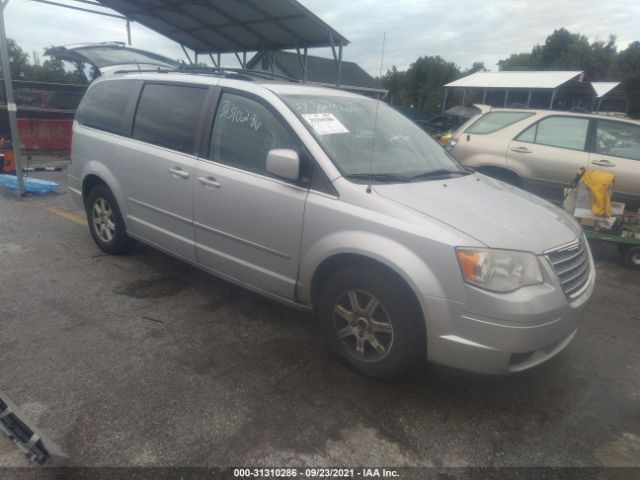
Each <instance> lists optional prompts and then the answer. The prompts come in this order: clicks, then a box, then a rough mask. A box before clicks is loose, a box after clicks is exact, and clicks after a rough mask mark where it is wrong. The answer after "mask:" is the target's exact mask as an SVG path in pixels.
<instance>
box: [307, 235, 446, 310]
mask: <svg viewBox="0 0 640 480" xmlns="http://www.w3.org/2000/svg"><path fill="white" fill-rule="evenodd" d="M341 254H351V255H359V256H362V257H366V258H370V259H372V260H375V261H377V262H379V263H381V264H383V265H385V266H387V267H389V268H390V269H392V270H393V271H394V272H396V273H397V274H398V275H400V277H402V279H403V280H404V281H405V282H406V283H407V285H409V287H410V288H411V289H412V290H413V292H414V293H415V294H416V296H417V297H421V296H422V295H425V294H426V295H431V296H437V297H444V296H445V293H444V289H443V287H442V285H441V283H440V282H439V281H438V278H437V277H436V275H435V274H434V272H433V271H432V270H431V269H430V268H429V266H428V265H427V264H426V263H425V262H424V260H423V259H422V258H420V257H419V256H418V255H416V254H415V253H414V252H413V251H411V250H410V249H409V248H407V247H406V246H405V245H403V244H402V243H399V242H396V241H394V240H391V239H389V238H387V237H384V236H381V235H376V234H373V233H370V232H362V231H342V232H335V233H331V234H329V235H326V236H324V237H322V238H320V239H318V240H317V241H316V242H314V243H313V244H312V245H310V246H309V247H308V248H307V250H306V252H305V254H304V256H303V258H302V259H301V262H300V274H299V282H298V294H299V295H300V299H301V300H302V301H303V302H305V303H309V304H310V303H311V296H312V295H311V283H312V279H313V276H314V274H315V272H316V271H317V269H318V267H319V266H320V265H321V264H322V263H323V262H324V261H325V260H328V259H329V258H331V257H334V256H336V255H341Z"/></svg>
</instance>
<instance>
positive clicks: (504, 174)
mask: <svg viewBox="0 0 640 480" xmlns="http://www.w3.org/2000/svg"><path fill="white" fill-rule="evenodd" d="M483 173H484V172H483ZM486 175H488V176H490V177H493V178H495V179H496V180H500V181H501V182H504V183H508V184H509V185H513V186H514V187H522V181H521V180H520V178H519V177H518V176H517V175H516V174H515V173H511V172H509V171H507V170H499V169H497V170H491V171H488V172H486Z"/></svg>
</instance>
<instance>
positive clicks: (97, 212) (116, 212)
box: [87, 185, 135, 254]
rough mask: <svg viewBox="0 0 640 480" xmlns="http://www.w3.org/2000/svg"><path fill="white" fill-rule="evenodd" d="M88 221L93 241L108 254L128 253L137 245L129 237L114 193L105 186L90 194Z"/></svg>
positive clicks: (99, 186) (97, 187)
mask: <svg viewBox="0 0 640 480" xmlns="http://www.w3.org/2000/svg"><path fill="white" fill-rule="evenodd" d="M87 221H88V222H89V230H90V231H91V236H92V237H93V240H94V241H95V242H96V244H97V245H98V247H100V249H101V250H102V251H104V252H106V253H110V254H119V253H126V252H128V251H129V250H131V248H132V247H133V245H134V244H135V241H134V240H133V239H131V238H130V237H129V236H128V235H127V232H126V228H125V226H124V221H123V220H122V215H121V214H120V208H118V204H117V202H116V199H115V197H114V196H113V193H111V190H109V188H107V187H106V186H105V185H98V186H96V187H94V188H92V189H91V191H90V192H89V197H88V198H87Z"/></svg>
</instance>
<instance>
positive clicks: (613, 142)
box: [447, 109, 640, 208]
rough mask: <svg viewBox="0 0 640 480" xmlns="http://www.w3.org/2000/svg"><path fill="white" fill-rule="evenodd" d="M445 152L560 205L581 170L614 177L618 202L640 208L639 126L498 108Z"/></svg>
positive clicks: (476, 121) (457, 136)
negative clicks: (565, 189) (563, 194)
mask: <svg viewBox="0 0 640 480" xmlns="http://www.w3.org/2000/svg"><path fill="white" fill-rule="evenodd" d="M447 148H448V149H449V151H450V152H451V154H452V155H453V156H454V157H455V158H456V159H458V160H459V161H460V162H461V163H462V164H463V165H466V166H468V167H471V168H473V169H474V170H477V171H479V172H482V173H485V174H487V175H490V176H492V177H495V178H498V179H500V180H504V181H506V182H509V183H511V184H513V185H517V186H521V187H523V188H524V189H526V190H529V191H531V192H534V193H536V194H538V195H541V196H543V197H546V198H549V199H553V200H555V201H556V202H558V201H560V200H561V198H562V191H563V189H564V188H566V187H567V186H568V185H569V184H570V183H571V181H572V180H573V179H574V178H575V176H576V172H577V170H578V169H579V168H581V167H588V168H593V169H596V170H603V171H607V172H610V173H614V174H615V175H616V182H615V187H614V199H615V200H619V201H622V202H626V203H627V204H628V206H629V207H634V206H636V205H640V123H638V122H634V121H632V120H623V119H617V118H613V117H605V116H600V115H587V114H582V113H570V112H558V111H549V110H517V109H515V110H514V109H494V110H492V111H490V112H488V113H486V114H484V115H482V116H479V117H476V118H473V119H471V120H470V121H469V122H467V123H466V124H464V125H463V126H462V127H461V128H460V129H459V130H458V131H457V132H456V133H455V135H454V136H453V138H452V139H451V141H450V143H449V145H448V146H447ZM636 208H637V207H636Z"/></svg>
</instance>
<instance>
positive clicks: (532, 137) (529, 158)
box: [507, 116, 589, 201]
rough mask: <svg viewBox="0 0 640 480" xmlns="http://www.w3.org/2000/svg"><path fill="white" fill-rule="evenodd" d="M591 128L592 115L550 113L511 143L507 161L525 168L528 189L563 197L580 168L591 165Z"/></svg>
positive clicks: (541, 193)
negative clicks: (589, 163)
mask: <svg viewBox="0 0 640 480" xmlns="http://www.w3.org/2000/svg"><path fill="white" fill-rule="evenodd" d="M588 130H589V119H588V118H580V117H569V116H550V117H546V118H544V119H542V120H540V121H539V122H537V123H535V124H533V125H532V126H530V127H529V128H528V129H526V130H525V131H524V132H522V133H521V134H520V135H518V136H517V137H516V138H515V139H514V140H513V141H512V142H511V143H510V144H509V148H508V149H507V164H508V165H510V166H511V167H512V169H513V170H514V171H516V172H525V175H524V182H525V184H526V188H527V190H530V191H532V192H534V193H537V194H538V195H540V196H543V197H545V198H549V199H552V200H556V201H559V200H560V199H561V198H562V190H563V189H564V188H566V187H567V186H568V185H569V184H570V183H571V181H572V180H573V179H574V178H575V177H576V174H577V171H578V169H580V168H582V167H586V166H587V165H588V162H589V153H588V152H587V149H586V144H587V133H588Z"/></svg>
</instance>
